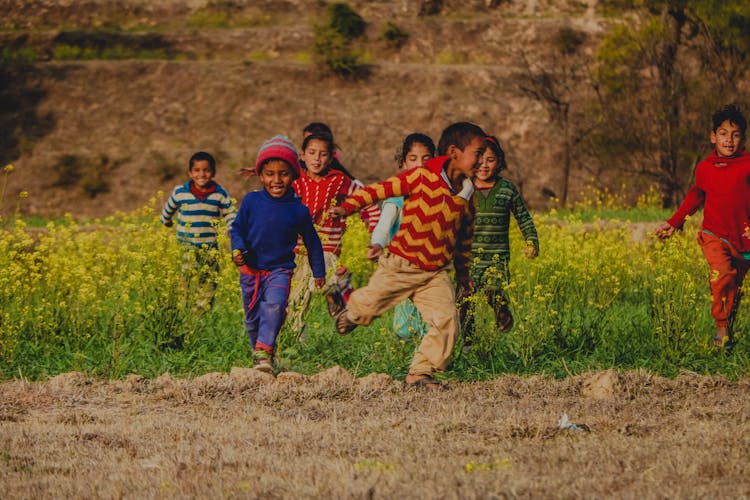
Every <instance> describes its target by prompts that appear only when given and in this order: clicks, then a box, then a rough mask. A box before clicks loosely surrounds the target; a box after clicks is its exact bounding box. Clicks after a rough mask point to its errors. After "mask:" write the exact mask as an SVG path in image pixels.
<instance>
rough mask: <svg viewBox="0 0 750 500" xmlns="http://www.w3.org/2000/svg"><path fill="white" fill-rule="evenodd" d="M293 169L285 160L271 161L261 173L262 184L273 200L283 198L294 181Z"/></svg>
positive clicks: (264, 166)
mask: <svg viewBox="0 0 750 500" xmlns="http://www.w3.org/2000/svg"><path fill="white" fill-rule="evenodd" d="M293 177H294V176H293V174H292V167H290V166H289V164H288V163H287V162H285V161H284V160H269V161H268V162H267V163H266V164H265V165H263V169H262V170H261V171H260V182H262V183H263V188H264V189H265V190H266V192H267V193H268V194H270V195H271V196H272V197H273V198H281V197H282V196H284V195H285V194H286V192H287V191H288V190H289V186H290V185H291V184H292V180H293Z"/></svg>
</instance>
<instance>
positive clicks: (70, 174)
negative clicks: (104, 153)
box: [52, 154, 83, 187]
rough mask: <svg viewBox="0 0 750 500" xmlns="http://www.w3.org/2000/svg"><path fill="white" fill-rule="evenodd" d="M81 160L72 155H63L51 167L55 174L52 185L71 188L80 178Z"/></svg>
mask: <svg viewBox="0 0 750 500" xmlns="http://www.w3.org/2000/svg"><path fill="white" fill-rule="evenodd" d="M82 166H83V159H82V158H81V157H80V156H77V155H73V154H65V155H62V156H61V157H59V158H58V159H57V163H55V165H54V166H53V171H54V172H55V173H56V174H57V179H55V182H54V183H53V184H52V185H53V186H57V187H68V186H73V185H75V184H76V183H77V182H78V179H80V177H81V168H82Z"/></svg>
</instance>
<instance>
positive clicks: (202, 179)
mask: <svg viewBox="0 0 750 500" xmlns="http://www.w3.org/2000/svg"><path fill="white" fill-rule="evenodd" d="M188 175H189V176H190V179H191V180H192V181H193V183H194V184H195V186H196V187H197V188H198V189H201V190H203V189H206V188H207V187H208V184H209V183H210V182H211V181H212V180H213V178H214V174H213V172H212V171H211V164H210V163H208V161H207V160H195V161H194V162H193V164H192V165H191V166H190V171H189V172H188Z"/></svg>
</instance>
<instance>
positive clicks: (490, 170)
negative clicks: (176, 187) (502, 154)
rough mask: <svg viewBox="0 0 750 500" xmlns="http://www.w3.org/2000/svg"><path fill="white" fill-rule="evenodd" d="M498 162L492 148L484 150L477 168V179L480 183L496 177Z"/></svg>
mask: <svg viewBox="0 0 750 500" xmlns="http://www.w3.org/2000/svg"><path fill="white" fill-rule="evenodd" d="M499 166H500V165H499V160H498V158H497V155H495V152H494V151H493V150H492V148H489V147H488V148H487V149H485V150H484V154H483V155H482V159H481V161H480V162H479V168H477V179H478V180H480V181H483V182H484V181H488V180H490V179H492V178H493V177H494V176H495V175H497V169H498V168H499Z"/></svg>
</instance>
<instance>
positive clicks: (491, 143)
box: [485, 135, 508, 172]
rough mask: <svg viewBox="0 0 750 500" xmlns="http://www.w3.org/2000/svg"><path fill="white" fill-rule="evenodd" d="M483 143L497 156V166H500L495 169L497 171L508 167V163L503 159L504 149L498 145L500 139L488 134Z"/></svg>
mask: <svg viewBox="0 0 750 500" xmlns="http://www.w3.org/2000/svg"><path fill="white" fill-rule="evenodd" d="M485 143H486V144H487V147H488V148H490V149H491V150H492V152H493V153H495V157H497V166H498V167H500V168H498V169H497V172H500V171H502V170H505V169H506V168H508V164H507V163H506V161H505V151H503V148H502V147H500V141H499V140H498V139H497V137H495V136H494V135H488V136H487V138H486V139H485Z"/></svg>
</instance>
